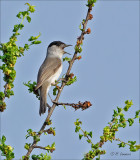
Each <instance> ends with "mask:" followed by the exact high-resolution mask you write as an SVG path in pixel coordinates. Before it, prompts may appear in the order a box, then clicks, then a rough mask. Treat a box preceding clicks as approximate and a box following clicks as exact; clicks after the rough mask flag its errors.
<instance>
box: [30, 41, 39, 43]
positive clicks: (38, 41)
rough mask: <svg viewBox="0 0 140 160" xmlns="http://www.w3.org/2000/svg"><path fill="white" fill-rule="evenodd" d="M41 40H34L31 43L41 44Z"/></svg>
mask: <svg viewBox="0 0 140 160" xmlns="http://www.w3.org/2000/svg"><path fill="white" fill-rule="evenodd" d="M40 43H41V41H33V42H32V43H31V44H40Z"/></svg>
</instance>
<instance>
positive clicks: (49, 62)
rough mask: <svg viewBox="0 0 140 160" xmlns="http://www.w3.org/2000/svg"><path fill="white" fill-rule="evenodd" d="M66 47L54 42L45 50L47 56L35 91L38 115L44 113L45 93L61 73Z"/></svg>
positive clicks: (45, 104) (39, 72) (40, 70)
mask: <svg viewBox="0 0 140 160" xmlns="http://www.w3.org/2000/svg"><path fill="white" fill-rule="evenodd" d="M68 46H71V45H66V44H65V43H63V42H61V41H54V42H52V43H50V45H49V46H48V49H47V56H46V58H45V60H44V62H43V64H42V65H41V67H40V69H39V71H38V76H37V86H36V88H35V90H39V91H40V109H39V114H40V115H41V114H43V113H45V112H46V106H47V93H48V91H49V88H50V87H51V84H52V83H55V80H57V79H58V78H59V76H60V74H61V71H62V56H63V55H64V54H66V53H67V52H65V51H64V48H65V47H68Z"/></svg>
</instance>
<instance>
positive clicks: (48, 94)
mask: <svg viewBox="0 0 140 160" xmlns="http://www.w3.org/2000/svg"><path fill="white" fill-rule="evenodd" d="M48 96H49V97H50V99H51V101H52V103H57V102H56V101H54V100H53V99H52V98H51V96H50V94H49V93H48Z"/></svg>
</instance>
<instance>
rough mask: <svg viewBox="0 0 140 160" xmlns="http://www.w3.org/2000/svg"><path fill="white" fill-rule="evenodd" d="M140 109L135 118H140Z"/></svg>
mask: <svg viewBox="0 0 140 160" xmlns="http://www.w3.org/2000/svg"><path fill="white" fill-rule="evenodd" d="M139 113H140V110H138V111H136V114H135V118H139Z"/></svg>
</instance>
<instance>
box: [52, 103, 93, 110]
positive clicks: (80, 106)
mask: <svg viewBox="0 0 140 160" xmlns="http://www.w3.org/2000/svg"><path fill="white" fill-rule="evenodd" d="M53 103H54V104H56V105H57V106H58V105H62V106H72V108H74V109H75V110H77V109H80V108H81V109H82V111H83V110H85V109H87V108H89V107H90V106H92V104H91V103H90V102H89V101H85V102H80V101H79V102H78V104H76V103H60V102H55V101H53Z"/></svg>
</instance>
